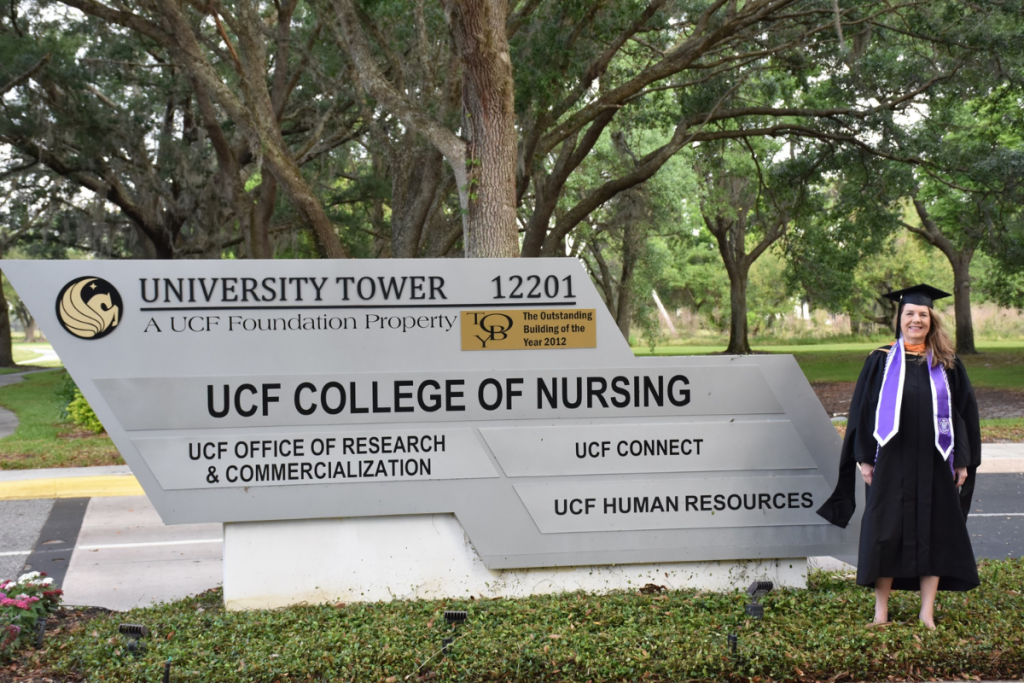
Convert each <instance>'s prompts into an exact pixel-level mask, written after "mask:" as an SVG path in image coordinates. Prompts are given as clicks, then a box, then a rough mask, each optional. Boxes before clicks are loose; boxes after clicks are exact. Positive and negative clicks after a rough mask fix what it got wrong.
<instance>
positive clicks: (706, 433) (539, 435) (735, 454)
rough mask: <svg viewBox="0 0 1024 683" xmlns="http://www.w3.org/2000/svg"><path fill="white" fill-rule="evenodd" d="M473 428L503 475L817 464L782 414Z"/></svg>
mask: <svg viewBox="0 0 1024 683" xmlns="http://www.w3.org/2000/svg"><path fill="white" fill-rule="evenodd" d="M480 432H481V433H482V434H483V437H484V439H486V440H487V445H488V446H489V447H490V449H491V451H492V452H493V453H494V455H495V457H496V458H497V459H498V462H499V463H500V464H501V468H502V470H504V472H505V474H506V475H508V476H510V477H550V476H571V475H598V474H639V473H647V472H651V473H653V472H725V471H729V470H779V469H791V470H793V469H815V468H816V467H817V465H815V464H814V458H812V457H811V454H810V453H808V452H807V447H806V446H805V445H804V442H803V441H801V440H800V436H799V435H798V434H797V433H796V430H795V429H793V424H792V423H791V422H790V421H789V420H771V421H762V420H758V421H744V422H736V421H735V420H733V421H731V422H684V421H682V420H680V421H677V422H673V423H664V422H647V423H616V424H614V425H608V424H593V423H590V424H559V425H552V426H549V427H492V428H487V429H481V430H480ZM751 456H754V457H751Z"/></svg>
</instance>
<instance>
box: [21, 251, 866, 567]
mask: <svg viewBox="0 0 1024 683" xmlns="http://www.w3.org/2000/svg"><path fill="white" fill-rule="evenodd" d="M4 272H5V273H6V274H7V276H8V277H9V278H10V280H11V282H12V284H13V285H14V287H15V288H16V289H17V291H18V293H19V295H20V296H21V297H22V298H23V300H24V301H25V302H26V304H27V305H28V306H29V308H30V309H31V310H32V312H33V314H34V315H35V316H36V319H37V320H38V322H39V324H40V326H41V327H42V328H43V329H44V330H45V331H46V332H47V335H48V338H49V339H50V340H51V342H52V344H53V346H54V349H55V350H56V351H57V353H58V354H59V355H60V357H61V359H62V360H63V361H64V364H65V366H66V367H67V369H68V371H69V372H70V373H71V374H72V376H73V377H74V379H75V381H76V382H77V383H78V386H79V387H80V388H81V390H82V393H83V394H84V395H85V397H86V398H87V399H88V400H89V402H90V404H91V405H92V406H93V408H94V409H95V411H96V414H97V415H98V416H99V418H100V419H101V420H102V422H103V424H104V426H105V427H106V428H107V431H108V433H109V434H110V436H111V438H112V439H113V440H114V443H115V444H116V445H117V447H118V449H119V450H120V452H121V454H122V455H123V456H124V459H125V461H126V462H127V463H128V464H129V465H130V466H131V469H132V471H133V473H134V474H135V475H136V477H137V478H138V480H139V482H140V483H141V484H142V486H143V488H144V489H145V491H146V494H147V495H148V496H149V498H150V500H151V501H152V502H153V505H154V506H155V507H156V509H157V510H158V512H159V513H160V515H161V516H162V517H163V519H164V521H165V522H167V523H169V524H175V523H186V522H229V523H234V522H254V521H269V520H305V519H324V518H359V517H386V516H394V515H429V514H437V513H452V514H454V516H455V518H456V519H457V520H458V522H459V523H461V526H462V528H463V529H464V530H465V533H466V534H467V536H468V538H469V540H470V541H471V542H472V546H473V547H474V548H475V550H476V552H477V553H478V554H479V557H480V558H481V559H482V561H483V563H484V564H485V565H486V566H487V567H488V568H489V569H492V570H494V569H502V568H526V567H557V566H573V565H595V564H614V563H625V562H628V563H654V562H681V561H706V560H741V559H755V558H778V557H806V556H808V555H831V554H837V553H844V552H852V549H853V545H852V544H853V541H854V539H856V531H857V529H856V525H853V527H852V528H851V529H848V530H845V531H844V530H840V529H837V528H835V527H832V526H830V525H828V524H826V523H825V522H824V520H822V519H821V518H820V517H818V516H817V515H815V514H814V511H815V509H817V507H818V506H819V505H820V504H821V503H822V502H823V501H824V500H825V498H826V497H827V496H828V494H829V492H830V491H831V489H832V486H833V485H834V484H835V477H836V461H837V458H838V453H839V447H840V442H839V437H838V435H837V434H836V432H835V430H834V429H833V427H832V425H831V423H830V422H829V420H828V418H827V416H826V414H825V412H824V411H823V409H822V408H821V405H820V403H819V402H818V401H817V399H816V398H815V396H814V393H813V392H812V390H811V388H810V386H809V385H808V383H807V380H806V379H805V378H804V376H803V374H802V373H801V371H800V369H799V368H798V366H797V364H796V362H795V361H794V360H793V358H792V357H791V356H783V355H757V356H745V357H736V356H676V357H669V358H637V357H634V355H633V353H632V351H631V350H630V348H629V346H628V345H627V343H626V342H625V340H623V338H622V335H621V333H620V332H619V329H618V327H617V326H616V324H615V322H614V321H613V320H612V318H611V316H610V315H609V313H608V311H607V309H606V307H605V305H604V303H603V302H602V301H601V299H600V297H599V296H598V293H597V291H596V289H595V288H594V286H593V285H592V283H591V281H590V278H589V277H588V276H587V274H586V272H585V271H584V269H583V268H582V266H581V264H580V263H579V262H577V261H576V260H573V259H530V260H527V259H507V260H483V259H481V260H454V259H452V260H448V259H444V260H373V261H371V260H363V261H222V260H218V261H59V262H57V261H21V262H19V261H7V262H5V265H4Z"/></svg>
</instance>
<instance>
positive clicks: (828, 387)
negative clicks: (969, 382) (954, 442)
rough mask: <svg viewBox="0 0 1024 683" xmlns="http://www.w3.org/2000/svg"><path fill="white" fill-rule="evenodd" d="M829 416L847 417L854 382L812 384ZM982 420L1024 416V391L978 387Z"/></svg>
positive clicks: (976, 390)
mask: <svg viewBox="0 0 1024 683" xmlns="http://www.w3.org/2000/svg"><path fill="white" fill-rule="evenodd" d="M811 387H813V388H814V393H815V394H817V395H818V400H819V401H821V405H823V406H824V407H825V410H826V411H827V412H828V415H829V417H846V414H847V413H848V412H849V411H850V401H851V399H853V387H854V383H853V382H817V383H814V384H812V385H811ZM974 394H975V396H977V397H978V411H979V412H980V413H981V419H982V420H994V419H997V418H1007V417H1024V391H1016V390H1013V389H990V388H987V387H976V388H975V389H974Z"/></svg>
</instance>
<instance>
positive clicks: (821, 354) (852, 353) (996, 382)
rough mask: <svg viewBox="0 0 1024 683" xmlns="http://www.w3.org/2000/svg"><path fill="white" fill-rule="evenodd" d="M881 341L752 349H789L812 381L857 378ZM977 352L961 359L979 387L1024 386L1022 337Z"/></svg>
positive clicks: (662, 352) (688, 352)
mask: <svg viewBox="0 0 1024 683" xmlns="http://www.w3.org/2000/svg"><path fill="white" fill-rule="evenodd" d="M880 345H881V344H878V343H874V342H850V343H839V344H816V345H813V346H810V345H804V344H800V345H787V346H782V345H778V346H762V345H758V344H754V345H753V349H754V351H755V353H791V354H793V357H794V358H796V361H797V363H799V364H800V369H802V370H803V371H804V374H805V375H806V376H807V379H808V380H809V381H811V382H856V381H857V376H858V375H860V371H861V368H863V367H864V359H865V358H866V357H867V355H868V354H869V353H871V351H872V350H873V349H877V348H878V347H879V346H880ZM722 348H723V346H658V347H655V349H654V353H653V355H655V356H699V355H707V354H711V353H721V352H722ZM978 350H979V351H980V352H981V353H979V354H978V355H977V356H965V357H964V358H963V359H962V360H963V362H964V366H965V367H966V368H967V373H968V375H969V376H970V378H971V383H973V384H974V385H975V386H979V387H993V388H998V389H1021V390H1024V341H1021V342H981V343H979V344H978ZM633 352H634V353H635V354H636V355H637V356H650V355H652V354H651V352H650V349H648V348H638V347H637V348H634V349H633Z"/></svg>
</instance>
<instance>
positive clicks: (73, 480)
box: [0, 465, 145, 500]
mask: <svg viewBox="0 0 1024 683" xmlns="http://www.w3.org/2000/svg"><path fill="white" fill-rule="evenodd" d="M142 495H145V493H144V492H143V490H142V487H141V486H140V485H139V482H138V480H137V479H136V478H135V476H134V475H132V472H131V470H130V469H129V468H128V466H127V465H116V466H111V467H64V468H53V469H45V470H0V500H31V499H37V498H104V497H111V496H142Z"/></svg>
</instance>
